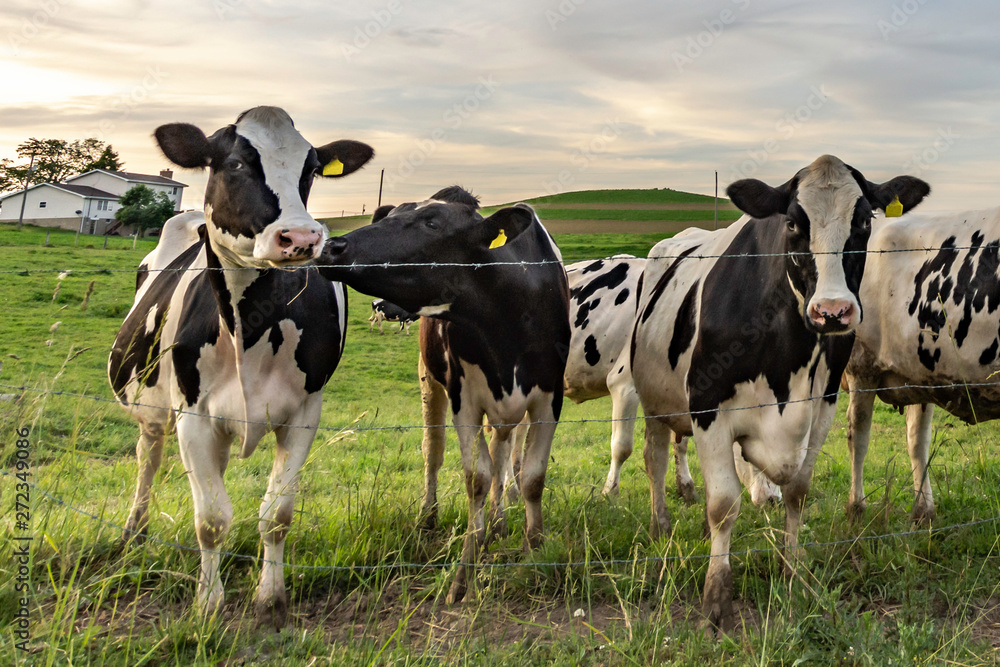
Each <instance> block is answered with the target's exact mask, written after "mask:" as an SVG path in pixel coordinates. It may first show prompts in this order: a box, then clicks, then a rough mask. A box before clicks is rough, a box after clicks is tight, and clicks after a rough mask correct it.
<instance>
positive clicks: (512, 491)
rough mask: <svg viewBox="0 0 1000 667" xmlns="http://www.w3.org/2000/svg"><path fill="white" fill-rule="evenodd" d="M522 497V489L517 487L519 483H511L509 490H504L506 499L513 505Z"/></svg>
mask: <svg viewBox="0 0 1000 667" xmlns="http://www.w3.org/2000/svg"><path fill="white" fill-rule="evenodd" d="M520 499H521V490H520V489H519V488H517V485H516V484H511V485H510V486H508V487H507V490H506V491H505V492H504V500H505V501H506V502H508V503H510V504H511V505H513V504H514V503H516V502H517V501H519V500H520Z"/></svg>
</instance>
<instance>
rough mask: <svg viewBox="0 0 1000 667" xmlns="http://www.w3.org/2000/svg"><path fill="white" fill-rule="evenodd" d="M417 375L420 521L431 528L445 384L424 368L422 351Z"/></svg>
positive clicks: (442, 442) (444, 413) (444, 415)
mask: <svg viewBox="0 0 1000 667" xmlns="http://www.w3.org/2000/svg"><path fill="white" fill-rule="evenodd" d="M417 375H418V377H419V378H420V401H421V404H422V407H423V415H424V435H423V440H422V441H421V443H420V448H421V450H423V453H424V499H423V502H422V503H421V505H420V519H419V521H420V524H421V525H422V526H423V527H424V528H426V529H431V528H434V527H435V526H436V525H437V514H438V502H437V482H438V472H439V471H440V470H441V464H442V463H443V462H444V446H445V440H446V434H447V431H446V429H447V426H446V423H447V422H446V420H447V418H448V394H447V392H446V391H445V388H444V385H443V384H441V383H440V382H438V381H437V380H435V379H434V378H433V377H432V376H431V374H430V371H429V370H427V366H426V365H425V364H424V358H423V355H420V359H419V361H418V362H417Z"/></svg>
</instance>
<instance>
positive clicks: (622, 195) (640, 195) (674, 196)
mask: <svg viewBox="0 0 1000 667" xmlns="http://www.w3.org/2000/svg"><path fill="white" fill-rule="evenodd" d="M527 203H529V204H711V203H712V197H711V196H709V195H699V194H694V193H691V192H681V191H679V190H671V189H670V188H661V189H652V190H581V191H578V192H563V193H560V194H557V195H548V196H545V197H536V198H534V199H529V200H527ZM727 204H729V200H728V199H726V198H725V197H720V198H719V205H720V206H723V205H727Z"/></svg>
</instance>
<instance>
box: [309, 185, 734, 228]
mask: <svg viewBox="0 0 1000 667" xmlns="http://www.w3.org/2000/svg"><path fill="white" fill-rule="evenodd" d="M524 201H525V202H526V203H528V204H532V205H533V206H536V207H537V208H536V212H537V213H538V217H539V218H540V219H541V220H542V222H545V221H546V220H608V221H615V222H660V221H662V222H678V221H680V222H695V221H708V220H712V219H714V216H715V212H714V211H713V210H711V209H710V208H709V209H706V208H705V206H706V205H710V204H712V202H713V198H712V197H708V196H706V195H698V194H693V193H690V192H679V191H677V190H670V189H668V188H663V189H651V190H583V191H579V192H564V193H562V194H558V195H549V196H545V197H536V198H534V199H526V200H524ZM396 203H400V202H396ZM718 203H719V211H718V219H719V220H722V221H725V222H730V221H733V220H736V219H737V218H739V217H740V215H741V213H740V212H739V211H736V210H734V209H733V206H732V204H731V203H730V202H729V200H728V199H725V198H720V199H719V200H718ZM657 204H666V205H671V206H681V205H685V204H691V205H696V208H671V209H668V210H663V209H661V210H648V209H643V208H607V207H608V206H615V205H617V206H625V207H628V206H632V205H639V206H646V205H657ZM508 205H509V204H491V205H488V206H485V207H484V208H483V209H482V213H483V215H490V214H492V213H494V212H496V211H497V210H498V209H500V208H501V207H503V206H508ZM566 205H574V206H578V207H579V208H559V207H560V206H566ZM370 220H371V216H367V215H365V216H349V217H341V218H324V219H323V222H324V223H326V225H327V226H328V227H329V228H330V229H331V230H335V231H349V230H352V229H357V228H358V227H361V226H364V225H367V224H368V222H369V221H370ZM602 231H603V230H602ZM607 231H608V232H613V231H614V226H613V225H609V228H608V230H607Z"/></svg>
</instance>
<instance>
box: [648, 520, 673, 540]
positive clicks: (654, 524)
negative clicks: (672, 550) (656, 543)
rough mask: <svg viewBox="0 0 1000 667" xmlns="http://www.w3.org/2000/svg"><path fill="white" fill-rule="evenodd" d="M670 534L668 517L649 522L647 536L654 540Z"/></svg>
mask: <svg viewBox="0 0 1000 667" xmlns="http://www.w3.org/2000/svg"><path fill="white" fill-rule="evenodd" d="M669 534H670V516H669V515H667V516H663V517H656V516H653V517H652V518H651V519H650V520H649V536H650V537H652V538H653V539H654V540H658V539H660V538H661V537H666V536H667V535H669Z"/></svg>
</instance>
